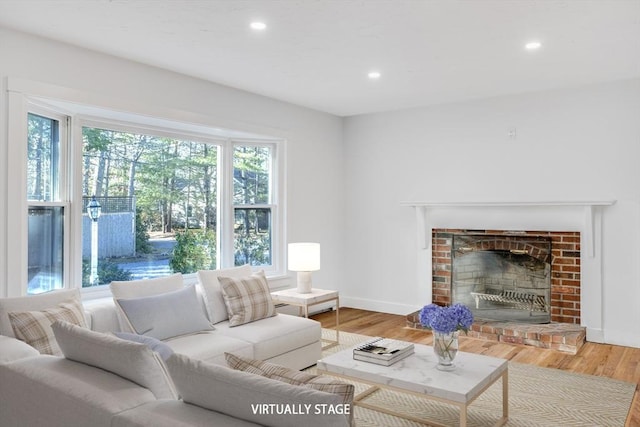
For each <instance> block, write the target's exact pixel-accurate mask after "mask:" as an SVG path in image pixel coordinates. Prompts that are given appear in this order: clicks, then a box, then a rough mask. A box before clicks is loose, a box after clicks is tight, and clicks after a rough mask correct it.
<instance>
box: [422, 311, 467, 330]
mask: <svg viewBox="0 0 640 427" xmlns="http://www.w3.org/2000/svg"><path fill="white" fill-rule="evenodd" d="M420 323H421V324H422V325H423V326H425V327H427V328H429V329H433V330H434V331H436V332H439V333H443V334H449V333H451V332H454V331H458V330H463V331H464V332H465V333H466V332H467V331H468V330H469V328H470V327H471V325H472V324H473V314H472V313H471V310H469V308H468V307H467V306H465V305H464V304H453V305H452V306H450V307H441V306H439V305H436V304H429V305H425V306H424V307H423V308H422V310H420Z"/></svg>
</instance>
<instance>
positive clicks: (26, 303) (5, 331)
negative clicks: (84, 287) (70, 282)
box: [0, 289, 80, 338]
mask: <svg viewBox="0 0 640 427" xmlns="http://www.w3.org/2000/svg"><path fill="white" fill-rule="evenodd" d="M69 300H75V301H80V290H79V289H62V290H57V291H51V292H46V293H43V294H38V295H29V296H25V297H14V298H0V335H6V336H8V337H14V338H15V334H14V333H13V327H12V326H11V322H10V321H9V315H8V313H9V312H10V311H34V310H44V309H46V308H51V307H55V306H56V305H58V304H60V303H61V302H65V301H69Z"/></svg>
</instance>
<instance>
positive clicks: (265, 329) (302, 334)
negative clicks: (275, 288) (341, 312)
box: [216, 313, 322, 360]
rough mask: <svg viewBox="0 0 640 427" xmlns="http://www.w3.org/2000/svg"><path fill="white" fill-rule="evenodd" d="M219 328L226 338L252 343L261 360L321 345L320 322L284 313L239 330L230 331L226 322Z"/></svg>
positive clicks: (248, 324) (246, 325)
mask: <svg viewBox="0 0 640 427" xmlns="http://www.w3.org/2000/svg"><path fill="white" fill-rule="evenodd" d="M216 328H217V330H219V331H220V332H221V333H223V334H224V335H227V336H230V337H234V338H238V339H241V340H243V341H246V342H249V343H252V344H253V348H254V356H253V357H254V358H255V359H260V360H267V359H271V358H272V357H275V356H278V355H280V354H283V353H287V352H290V351H292V350H295V349H298V348H300V347H304V346H306V345H309V344H312V343H315V342H319V341H320V339H321V337H322V328H321V325H320V323H319V322H316V321H315V320H312V319H307V318H304V317H298V316H290V315H288V314H282V313H278V315H276V316H273V317H268V318H266V319H262V320H260V321H258V322H252V323H247V324H245V325H242V326H238V327H230V325H229V323H228V322H222V323H218V324H217V325H216ZM232 353H233V352H232Z"/></svg>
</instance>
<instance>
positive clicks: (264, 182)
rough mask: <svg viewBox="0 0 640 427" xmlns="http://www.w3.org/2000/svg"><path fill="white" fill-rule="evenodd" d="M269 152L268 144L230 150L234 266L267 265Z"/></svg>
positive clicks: (269, 194)
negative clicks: (231, 156) (231, 154)
mask: <svg viewBox="0 0 640 427" xmlns="http://www.w3.org/2000/svg"><path fill="white" fill-rule="evenodd" d="M271 160H272V154H271V147H269V146H246V145H236V146H235V147H234V150H233V204H234V252H235V255H234V259H235V265H243V264H251V265H270V264H271V254H272V247H271V246H272V239H271V213H272V210H273V208H274V206H273V205H272V184H271V183H272V173H271V168H272V166H271V165H272V161H271Z"/></svg>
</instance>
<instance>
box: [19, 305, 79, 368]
mask: <svg viewBox="0 0 640 427" xmlns="http://www.w3.org/2000/svg"><path fill="white" fill-rule="evenodd" d="M7 314H8V316H9V321H10V322H11V327H12V328H13V333H14V334H15V336H16V338H18V339H19V340H21V341H24V342H26V343H27V344H29V345H30V346H32V347H34V348H35V349H36V350H38V351H39V352H40V353H41V354H53V355H54V356H62V351H61V350H60V347H59V346H58V343H57V342H56V339H55V336H54V334H53V330H52V329H51V324H52V323H54V322H55V321H56V320H65V321H67V322H69V323H72V324H74V325H78V326H81V327H83V328H86V327H87V323H86V320H85V318H84V310H83V309H82V303H80V301H76V300H70V301H66V302H62V303H60V304H58V305H57V306H55V307H52V308H47V309H44V310H41V311H11V312H9V313H7Z"/></svg>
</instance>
